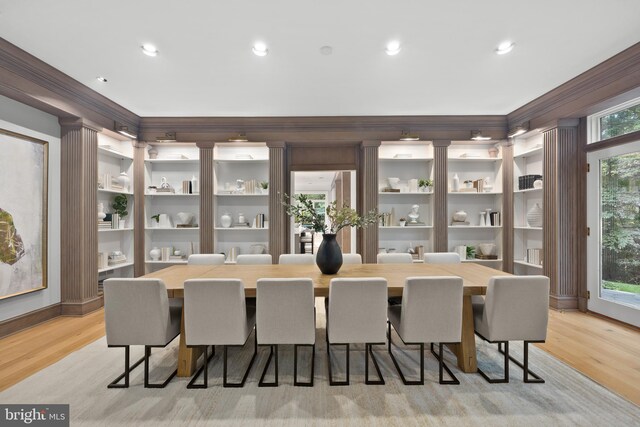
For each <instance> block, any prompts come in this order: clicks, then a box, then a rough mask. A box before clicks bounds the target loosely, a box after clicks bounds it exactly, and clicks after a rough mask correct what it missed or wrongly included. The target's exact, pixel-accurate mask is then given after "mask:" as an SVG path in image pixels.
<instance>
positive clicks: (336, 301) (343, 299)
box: [325, 278, 387, 386]
mask: <svg viewBox="0 0 640 427" xmlns="http://www.w3.org/2000/svg"><path fill="white" fill-rule="evenodd" d="M325 307H326V312H327V335H326V340H327V358H328V365H329V385H332V386H340V385H349V344H352V343H365V352H364V360H365V384H384V378H383V377H382V372H380V367H379V366H378V362H377V361H376V358H375V356H374V354H373V350H372V346H373V345H378V344H380V345H384V344H385V339H386V337H385V333H386V331H385V327H386V324H385V323H386V321H387V280H386V279H383V278H350V279H332V280H331V282H330V283H329V299H328V301H327V300H325ZM334 345H344V346H345V348H346V380H345V381H334V380H333V375H332V369H331V347H332V346H334ZM369 356H371V360H373V365H374V367H375V369H376V371H377V374H378V378H379V380H375V381H373V380H369Z"/></svg>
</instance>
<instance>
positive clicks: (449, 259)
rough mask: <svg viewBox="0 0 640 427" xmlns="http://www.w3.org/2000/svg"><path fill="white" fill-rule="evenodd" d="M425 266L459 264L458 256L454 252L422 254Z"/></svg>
mask: <svg viewBox="0 0 640 427" xmlns="http://www.w3.org/2000/svg"><path fill="white" fill-rule="evenodd" d="M424 262H425V264H459V263H460V262H461V261H460V255H458V253H456V252H430V253H426V254H424Z"/></svg>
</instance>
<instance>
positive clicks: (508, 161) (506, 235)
mask: <svg viewBox="0 0 640 427" xmlns="http://www.w3.org/2000/svg"><path fill="white" fill-rule="evenodd" d="M513 217H514V212H513V144H511V143H504V144H502V230H501V233H502V269H503V270H504V271H506V272H508V273H513V234H514V232H513V221H514V219H513Z"/></svg>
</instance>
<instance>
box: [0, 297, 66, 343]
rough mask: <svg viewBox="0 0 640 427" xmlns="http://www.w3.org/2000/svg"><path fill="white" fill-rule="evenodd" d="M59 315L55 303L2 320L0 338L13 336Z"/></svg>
mask: <svg viewBox="0 0 640 427" xmlns="http://www.w3.org/2000/svg"><path fill="white" fill-rule="evenodd" d="M60 314H61V308H60V303H57V304H52V305H49V306H47V307H42V308H39V309H37V310H34V311H30V312H29V313H25V314H21V315H20V316H16V317H12V318H11V319H7V320H3V321H2V322H0V338H3V337H6V336H8V335H11V334H15V333H16V332H20V331H21V330H23V329H27V328H30V327H32V326H35V325H37V324H38V323H42V322H46V321H47V320H50V319H53V318H54V317H58V316H60Z"/></svg>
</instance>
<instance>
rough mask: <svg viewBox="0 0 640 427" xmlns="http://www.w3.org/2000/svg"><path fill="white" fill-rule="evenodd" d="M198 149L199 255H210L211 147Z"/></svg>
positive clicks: (211, 235)
mask: <svg viewBox="0 0 640 427" xmlns="http://www.w3.org/2000/svg"><path fill="white" fill-rule="evenodd" d="M198 147H200V181H199V182H200V224H199V225H200V253H201V254H212V253H213V241H214V224H215V221H214V218H213V212H214V203H215V201H214V199H215V198H214V196H213V193H214V188H213V146H210V145H198Z"/></svg>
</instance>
